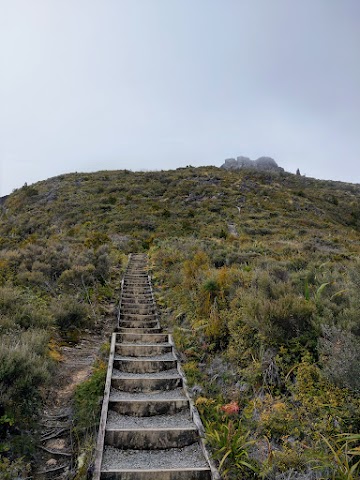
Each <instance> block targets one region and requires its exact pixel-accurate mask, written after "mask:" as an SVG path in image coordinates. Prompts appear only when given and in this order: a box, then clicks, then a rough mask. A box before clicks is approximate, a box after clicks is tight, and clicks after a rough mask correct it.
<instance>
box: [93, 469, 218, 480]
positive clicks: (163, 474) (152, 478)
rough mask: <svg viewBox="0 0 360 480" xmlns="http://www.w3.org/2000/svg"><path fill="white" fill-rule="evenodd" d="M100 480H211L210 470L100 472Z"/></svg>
mask: <svg viewBox="0 0 360 480" xmlns="http://www.w3.org/2000/svg"><path fill="white" fill-rule="evenodd" d="M101 480H211V473H210V470H198V471H188V470H165V471H161V470H158V471H156V470H153V471H150V470H146V471H143V472H142V471H140V470H136V471H128V472H126V471H124V472H101Z"/></svg>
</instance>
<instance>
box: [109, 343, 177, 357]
mask: <svg viewBox="0 0 360 480" xmlns="http://www.w3.org/2000/svg"><path fill="white" fill-rule="evenodd" d="M115 352H116V353H118V354H119V355H123V356H125V357H147V356H151V355H162V354H165V353H171V352H172V345H121V344H119V345H116V350H115Z"/></svg>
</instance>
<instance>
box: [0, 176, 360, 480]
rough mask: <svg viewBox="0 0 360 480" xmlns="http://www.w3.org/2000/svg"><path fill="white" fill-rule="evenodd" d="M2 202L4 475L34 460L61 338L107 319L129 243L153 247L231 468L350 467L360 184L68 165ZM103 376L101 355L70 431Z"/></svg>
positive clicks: (358, 324)
mask: <svg viewBox="0 0 360 480" xmlns="http://www.w3.org/2000/svg"><path fill="white" fill-rule="evenodd" d="M0 209H1V210H0V212H1V217H0V248H1V250H0V337H1V338H0V457H1V460H0V476H1V472H2V471H4V472H10V471H13V472H16V475H18V476H20V475H21V474H22V475H23V476H24V477H26V476H27V475H28V472H29V469H30V468H31V463H32V461H33V459H34V455H35V448H34V445H35V442H36V435H37V433H38V432H37V429H36V421H37V418H38V414H39V409H40V407H41V405H42V402H43V401H44V397H45V395H46V389H47V386H48V385H49V384H50V383H51V378H52V372H53V371H54V369H56V368H60V366H59V364H58V359H57V355H56V348H54V343H55V344H56V342H59V341H65V342H66V341H67V342H76V341H77V338H79V336H81V332H82V331H83V330H84V329H87V330H93V331H101V329H102V318H103V315H104V312H105V311H106V309H107V307H108V304H109V303H110V302H114V301H115V300H116V297H117V294H118V287H119V279H120V277H121V271H122V268H123V266H124V265H125V263H126V255H127V254H128V253H129V252H132V251H134V252H135V251H144V250H145V251H148V252H149V255H150V263H151V268H152V275H153V282H154V284H155V290H156V295H157V300H158V305H159V307H160V309H161V313H162V323H163V325H166V324H167V325H168V326H169V328H170V329H171V330H173V334H174V338H175V342H176V344H177V347H178V349H179V351H180V354H181V356H182V360H183V366H184V370H185V372H186V374H187V378H188V381H189V383H190V385H191V389H192V392H193V395H194V401H195V403H196V405H197V407H198V409H199V412H200V414H201V415H202V418H203V421H204V424H205V427H206V431H207V442H208V445H209V448H210V449H211V451H212V452H213V455H214V458H215V460H216V461H217V462H218V465H219V468H220V470H221V472H222V475H223V477H224V478H225V479H237V478H239V479H240V478H259V479H261V478H263V479H269V480H271V479H277V480H282V479H284V480H285V479H294V480H295V479H296V480H302V479H303V480H307V479H331V478H332V479H348V480H350V479H356V478H359V475H360V473H359V471H360V469H359V460H360V455H359V454H360V446H359V445H360V440H359V432H360V417H359V410H360V375H359V373H360V358H359V355H358V352H359V351H360V319H359V311H360V295H359V290H360V260H359V253H360V186H359V185H352V184H345V183H340V182H328V181H319V180H314V179H308V178H305V177H301V176H296V175H291V174H287V173H272V174H270V173H262V172H255V171H246V170H241V171H225V170H222V169H219V168H215V167H202V168H193V167H187V168H183V169H178V170H175V171H166V172H164V171H161V172H137V173H134V172H131V171H125V170H123V171H115V172H98V173H94V174H80V173H75V174H68V175H62V176H59V177H55V178H52V179H49V180H46V181H43V182H39V183H37V184H34V185H31V186H27V185H25V186H24V187H22V188H20V189H18V190H16V191H15V192H14V193H13V194H12V195H10V197H9V198H8V199H7V200H6V202H5V203H4V204H3V205H2V206H0ZM103 380H104V365H103V364H102V363H99V364H97V365H96V366H95V367H94V376H93V378H92V379H90V380H88V381H87V383H85V384H84V385H83V386H82V387H80V388H79V389H78V390H77V393H76V398H75V399H74V402H75V417H76V418H77V420H76V418H75V420H74V421H75V422H76V421H77V422H78V423H77V426H76V428H77V431H82V430H84V429H89V428H90V429H93V428H94V425H93V424H94V421H95V420H94V419H96V418H97V416H96V415H97V412H96V408H97V406H98V405H99V402H98V397H99V392H101V389H102V386H101V385H102V383H103ZM91 392H93V393H94V396H96V397H97V399H95V400H94V403H91V405H90V407H91V415H90V417H91V418H90V417H89V418H90V420H91V425H85V424H84V422H85V421H86V415H84V411H85V410H86V409H87V408H88V407H87V404H86V402H85V400H86V401H88V399H89V396H91V395H90V393H91ZM84 402H85V403H84ZM84 409H85V410H84ZM11 469H12V470H11ZM14 475H15V473H14ZM4 478H6V477H4ZM78 478H80V477H78ZM84 478H85V477H84Z"/></svg>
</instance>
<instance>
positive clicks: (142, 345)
mask: <svg viewBox="0 0 360 480" xmlns="http://www.w3.org/2000/svg"><path fill="white" fill-rule="evenodd" d="M145 335H146V334H145ZM149 335H151V334H149ZM116 346H117V347H122V346H126V347H129V346H132V347H171V346H172V345H171V343H169V342H162V343H160V342H159V343H149V342H136V343H135V342H120V343H116Z"/></svg>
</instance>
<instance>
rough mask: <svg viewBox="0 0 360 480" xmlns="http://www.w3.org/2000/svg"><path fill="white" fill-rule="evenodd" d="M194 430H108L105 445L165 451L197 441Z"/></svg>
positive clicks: (196, 434) (196, 433)
mask: <svg viewBox="0 0 360 480" xmlns="http://www.w3.org/2000/svg"><path fill="white" fill-rule="evenodd" d="M197 438H198V432H197V431H196V430H195V429H194V430H136V431H134V430H107V431H106V432H105V444H106V445H111V446H112V447H115V448H121V449H122V450H124V449H130V450H131V449H134V450H137V449H141V450H165V449H167V448H182V447H186V446H187V445H191V444H193V443H194V442H196V441H197Z"/></svg>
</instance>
